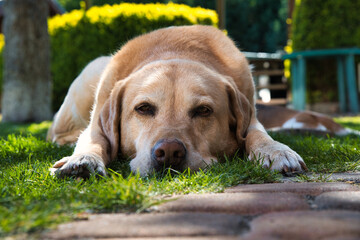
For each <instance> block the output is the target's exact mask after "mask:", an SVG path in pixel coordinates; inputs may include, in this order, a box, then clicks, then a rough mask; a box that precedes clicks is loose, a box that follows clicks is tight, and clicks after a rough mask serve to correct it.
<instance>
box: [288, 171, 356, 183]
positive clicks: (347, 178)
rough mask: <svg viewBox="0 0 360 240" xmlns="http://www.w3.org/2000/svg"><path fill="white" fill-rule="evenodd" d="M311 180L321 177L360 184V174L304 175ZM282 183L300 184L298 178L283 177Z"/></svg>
mask: <svg viewBox="0 0 360 240" xmlns="http://www.w3.org/2000/svg"><path fill="white" fill-rule="evenodd" d="M303 174H304V175H306V176H307V177H308V178H309V179H314V180H316V179H319V178H320V177H321V178H323V179H326V180H327V181H336V182H350V183H357V184H358V183H360V172H349V173H331V174H318V173H303ZM281 181H282V182H299V179H298V178H297V177H283V179H282V180H281Z"/></svg>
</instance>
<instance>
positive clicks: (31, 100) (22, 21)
mask: <svg viewBox="0 0 360 240" xmlns="http://www.w3.org/2000/svg"><path fill="white" fill-rule="evenodd" d="M48 14H49V5H48V1H46V0H36V1H35V0H5V1H4V22H3V31H4V35H5V48H4V81H3V96H2V97H3V99H2V114H3V121H4V122H33V121H35V122H39V121H43V120H47V119H50V118H51V78H50V43H49V35H48V32H47V29H48V28H47V17H48Z"/></svg>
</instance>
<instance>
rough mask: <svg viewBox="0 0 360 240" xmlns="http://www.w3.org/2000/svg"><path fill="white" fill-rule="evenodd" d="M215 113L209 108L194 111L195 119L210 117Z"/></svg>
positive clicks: (201, 107)
mask: <svg viewBox="0 0 360 240" xmlns="http://www.w3.org/2000/svg"><path fill="white" fill-rule="evenodd" d="M212 113H213V110H212V109H211V108H210V107H208V106H200V107H197V108H195V109H194V110H193V114H192V116H193V117H208V116H210V115H211V114H212Z"/></svg>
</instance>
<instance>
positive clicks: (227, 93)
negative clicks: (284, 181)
mask: <svg viewBox="0 0 360 240" xmlns="http://www.w3.org/2000/svg"><path fill="white" fill-rule="evenodd" d="M48 139H49V140H51V141H53V142H56V143H58V144H60V145H62V144H71V143H75V142H76V147H75V150H74V153H73V154H72V155H71V156H69V157H65V158H63V159H61V160H60V161H58V162H56V163H55V164H54V166H53V168H52V171H53V172H54V173H56V175H57V176H79V177H86V176H89V174H92V173H96V174H100V175H105V174H106V171H105V166H106V165H107V164H108V163H110V161H112V160H114V159H115V158H116V157H117V156H118V154H119V153H121V154H122V155H124V156H128V157H129V158H130V159H131V161H130V166H131V170H132V171H133V172H138V173H139V174H140V175H141V176H146V175H148V174H150V173H152V172H154V171H157V170H160V169H163V168H164V167H171V168H173V169H177V170H179V171H181V170H184V169H187V168H190V169H191V170H197V169H199V168H204V167H206V166H208V165H210V164H212V163H214V162H217V161H218V156H221V155H224V154H225V155H227V156H230V155H233V154H234V153H236V152H237V151H238V150H239V149H241V150H245V151H246V153H247V154H248V155H249V158H250V159H259V160H261V163H262V165H263V166H264V167H268V168H271V169H274V170H279V171H284V172H293V171H301V170H306V165H305V163H304V161H303V159H302V158H301V157H300V156H299V155H298V154H297V153H296V152H294V151H293V150H291V149H290V148H289V147H288V146H286V145H284V144H281V143H279V142H277V141H274V140H273V139H272V138H271V137H270V136H269V135H268V134H267V132H266V131H265V129H264V128H263V126H262V125H261V124H260V123H259V121H258V120H257V118H256V109H255V105H254V83H253V79H252V76H251V71H250V68H249V65H248V62H247V60H246V58H245V57H244V55H243V54H242V53H241V52H240V51H239V50H238V49H237V48H236V46H235V45H234V43H233V42H232V40H230V39H229V38H228V37H227V36H226V35H225V34H224V33H223V32H222V31H220V30H218V29H216V28H214V27H210V26H184V27H170V28H164V29H160V30H156V31H153V32H151V33H148V34H145V35H142V36H139V37H137V38H135V39H133V40H131V41H129V42H128V43H127V44H125V45H124V46H123V47H122V48H121V49H120V50H119V51H118V52H117V53H116V54H114V55H113V56H111V57H101V58H98V59H96V60H94V61H93V62H91V63H90V64H89V65H88V66H86V67H85V69H84V70H83V72H82V73H81V74H80V75H79V76H78V77H77V78H76V79H75V81H74V82H73V83H72V85H71V87H70V89H69V91H68V94H67V96H66V98H65V100H64V103H63V104H62V106H61V108H60V110H59V111H58V113H57V114H56V115H55V117H54V121H53V125H52V126H51V128H50V129H49V132H48Z"/></svg>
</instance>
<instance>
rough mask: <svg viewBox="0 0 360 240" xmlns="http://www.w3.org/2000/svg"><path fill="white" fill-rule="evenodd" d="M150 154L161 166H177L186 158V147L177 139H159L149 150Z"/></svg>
mask: <svg viewBox="0 0 360 240" xmlns="http://www.w3.org/2000/svg"><path fill="white" fill-rule="evenodd" d="M151 156H152V158H153V160H155V161H156V162H157V164H158V166H159V168H161V167H170V166H171V167H172V168H177V167H179V166H180V165H181V164H182V163H183V162H184V160H185V158H186V148H185V146H184V144H183V143H182V142H181V141H179V140H177V139H161V140H159V141H158V142H157V143H156V144H155V146H154V147H153V148H152V150H151Z"/></svg>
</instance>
